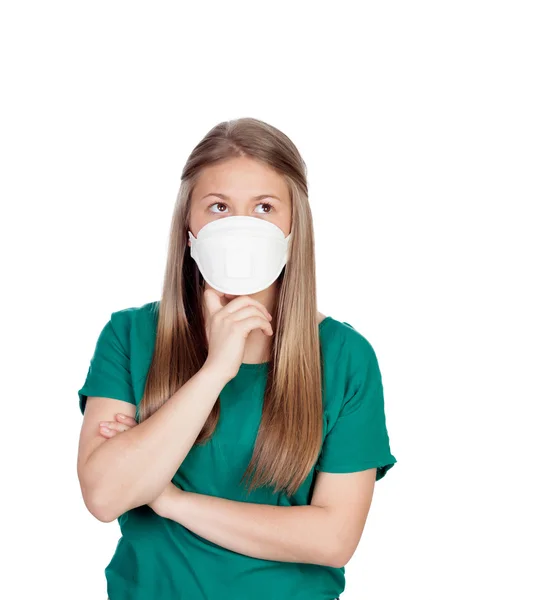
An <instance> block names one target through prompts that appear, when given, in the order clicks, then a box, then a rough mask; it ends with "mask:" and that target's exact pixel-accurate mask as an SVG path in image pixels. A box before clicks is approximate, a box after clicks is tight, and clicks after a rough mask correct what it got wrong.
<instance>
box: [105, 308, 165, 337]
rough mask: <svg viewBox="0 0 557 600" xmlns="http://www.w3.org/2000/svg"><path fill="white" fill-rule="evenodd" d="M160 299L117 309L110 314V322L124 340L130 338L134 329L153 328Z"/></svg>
mask: <svg viewBox="0 0 557 600" xmlns="http://www.w3.org/2000/svg"><path fill="white" fill-rule="evenodd" d="M159 304H160V301H159V300H156V301H152V302H146V303H144V304H140V305H138V306H128V307H126V308H121V309H118V310H115V311H113V312H112V313H111V315H110V324H111V326H112V328H113V329H114V332H115V334H116V335H117V336H118V337H119V338H120V340H121V341H122V342H124V340H129V338H130V335H131V333H132V331H134V330H138V329H139V330H141V329H144V328H148V329H152V328H153V326H154V325H156V322H157V318H158V308H159Z"/></svg>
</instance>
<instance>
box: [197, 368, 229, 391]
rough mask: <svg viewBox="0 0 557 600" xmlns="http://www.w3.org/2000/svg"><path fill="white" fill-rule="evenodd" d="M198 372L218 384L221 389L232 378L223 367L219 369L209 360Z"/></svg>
mask: <svg viewBox="0 0 557 600" xmlns="http://www.w3.org/2000/svg"><path fill="white" fill-rule="evenodd" d="M198 374H200V375H201V377H203V378H206V379H207V380H209V381H211V382H212V383H214V384H216V385H217V386H218V387H219V388H220V389H222V388H223V387H224V386H225V385H226V384H227V383H228V382H229V381H230V379H231V377H228V376H227V375H226V373H223V372H222V370H221V369H218V368H217V367H215V366H213V365H212V364H210V363H208V362H205V364H204V365H203V366H202V367H201V369H199V371H198Z"/></svg>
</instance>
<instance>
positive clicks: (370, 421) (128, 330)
mask: <svg viewBox="0 0 557 600" xmlns="http://www.w3.org/2000/svg"><path fill="white" fill-rule="evenodd" d="M158 306H159V302H158V301H156V302H150V303H147V304H144V305H143V306H139V307H132V308H126V309H123V310H119V311H116V312H113V313H112V314H111V317H110V320H109V321H108V323H106V325H105V326H104V327H103V329H102V331H101V333H100V336H99V338H98V341H97V343H96V347H95V350H94V354H93V357H92V359H91V362H90V365H89V371H88V373H87V377H86V380H85V383H84V385H83V387H82V388H81V389H80V390H79V391H78V394H79V407H80V409H81V412H82V413H83V412H84V410H85V402H86V399H87V396H104V397H107V398H116V399H119V400H125V401H126V402H130V403H132V404H135V405H137V404H138V402H139V401H140V400H141V397H142V395H143V391H144V386H145V379H146V376H147V372H148V369H149V366H150V363H151V359H152V356H153V351H154V347H155V336H156V324H157V318H158ZM319 336H320V341H321V348H322V353H323V360H324V374H323V375H324V390H323V403H324V416H323V426H324V430H323V431H324V433H323V435H324V438H325V439H324V442H323V445H322V449H321V453H320V455H319V458H318V460H317V462H316V464H315V465H314V467H313V469H312V471H311V473H310V474H309V475H308V477H307V479H306V481H305V482H304V483H303V484H302V486H301V487H300V488H299V489H298V491H297V492H296V493H295V494H294V495H293V496H292V497H290V498H289V497H287V496H286V495H285V494H284V493H282V492H280V493H278V494H274V493H273V491H272V488H270V487H267V486H265V487H263V488H258V489H256V490H254V491H253V492H252V493H251V494H250V495H249V497H248V496H247V493H246V491H245V489H244V487H243V483H242V484H241V483H240V479H241V477H242V475H243V473H244V471H245V470H246V467H247V465H248V463H249V461H250V458H251V455H252V452H253V449H254V444H255V439H256V437H257V431H258V428H259V423H260V419H261V411H262V406H263V392H264V388H265V381H266V372H267V367H268V363H259V364H247V363H243V364H242V365H241V366H240V369H239V371H238V374H237V375H236V376H235V377H234V378H233V379H232V380H230V381H229V382H228V383H227V384H226V385H225V387H224V388H223V389H222V391H221V393H220V401H221V414H220V418H219V422H218V425H217V429H216V430H215V433H214V434H213V437H212V438H211V440H210V441H209V442H208V443H207V444H205V445H204V446H198V445H194V446H193V447H192V449H191V450H190V452H189V453H188V455H187V456H186V458H185V460H184V461H183V462H182V464H181V465H180V468H179V469H178V471H177V472H176V474H175V475H174V477H173V479H172V481H173V482H174V483H175V484H176V485H177V486H178V487H179V488H181V489H183V490H186V491H192V492H197V493H199V494H206V495H211V496H218V497H221V498H227V499H230V500H238V501H246V502H251V503H260V504H270V505H275V506H298V505H308V504H311V496H312V490H313V482H314V478H315V475H316V472H315V471H316V470H318V471H328V472H331V473H349V472H353V471H362V470H364V469H370V468H373V467H377V480H380V479H381V478H383V477H384V476H385V474H386V472H387V471H388V470H389V469H390V468H391V467H392V466H393V465H394V464H395V463H396V459H395V457H394V456H393V455H392V454H391V451H390V447H389V436H388V433H387V427H386V420H385V412H384V403H383V386H382V381H381V373H380V371H379V365H378V362H377V358H376V355H375V352H374V350H373V348H372V346H371V344H370V343H369V342H368V341H367V339H366V338H365V337H364V336H363V335H362V334H360V333H359V332H357V331H356V330H355V329H354V328H353V327H352V326H351V325H350V324H348V323H346V322H341V321H337V320H336V319H334V318H333V317H331V316H328V317H326V318H325V319H323V320H322V321H321V323H320V324H319ZM137 416H138V413H137V412H136V418H137ZM118 523H119V525H120V530H121V534H122V535H121V537H120V539H119V540H118V543H117V545H116V549H115V553H114V555H113V557H112V559H111V560H110V563H109V564H108V565H107V567H106V569H105V575H106V579H107V591H108V596H109V597H110V600H132V599H133V600H153V599H154V598H157V600H181V599H183V600H225V599H226V600H236V599H240V598H241V599H242V600H261V598H265V599H266V600H285V599H286V598H288V599H289V600H293V599H295V598H298V599H302V598H303V600H332V599H333V598H336V597H338V596H339V595H340V594H341V592H342V591H343V590H344V587H345V577H344V568H332V567H328V566H323V565H317V564H308V563H293V562H280V561H273V560H263V559H259V558H253V557H250V556H246V555H243V554H239V553H237V552H233V551H231V550H228V549H226V548H223V547H222V546H218V545H217V544H214V543H212V542H211V541H209V540H207V539H205V538H202V537H201V536H199V535H196V534H195V533H194V532H192V531H190V530H189V529H186V528H185V527H184V526H182V525H180V524H178V523H176V522H175V521H173V520H171V519H165V518H163V517H160V516H158V515H157V514H156V513H155V512H154V511H153V510H152V509H151V508H150V507H149V506H147V505H143V506H139V507H137V508H134V509H132V510H129V511H127V512H125V513H124V514H123V515H121V516H120V517H118Z"/></svg>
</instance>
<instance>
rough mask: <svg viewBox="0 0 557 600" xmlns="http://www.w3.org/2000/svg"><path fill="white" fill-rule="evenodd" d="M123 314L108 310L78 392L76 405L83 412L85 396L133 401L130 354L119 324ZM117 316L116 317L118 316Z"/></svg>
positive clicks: (122, 329) (123, 332)
mask: <svg viewBox="0 0 557 600" xmlns="http://www.w3.org/2000/svg"><path fill="white" fill-rule="evenodd" d="M122 316H123V315H119V313H118V312H116V313H112V315H111V317H110V320H109V321H108V323H107V324H106V325H105V326H104V327H103V329H102V331H101V333H100V335H99V337H98V339H97V343H96V346H95V350H94V353H93V357H92V358H91V361H90V363H89V370H88V372H87V376H86V378H85V383H84V384H83V386H82V387H81V389H80V390H79V391H78V396H79V408H80V410H81V413H82V414H85V403H86V401H87V397H88V396H103V397H105V398H114V399H116V400H124V401H125V402H130V403H131V404H135V403H136V402H135V397H134V393H133V387H132V378H131V372H130V354H129V348H128V345H129V344H127V343H126V339H128V340H129V336H126V334H125V328H124V326H123V323H122V319H121V317H122ZM118 317H120V318H118Z"/></svg>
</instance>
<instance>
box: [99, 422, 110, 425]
mask: <svg viewBox="0 0 557 600" xmlns="http://www.w3.org/2000/svg"><path fill="white" fill-rule="evenodd" d="M99 425H101V426H103V425H108V421H101V422H100V423H99Z"/></svg>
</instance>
